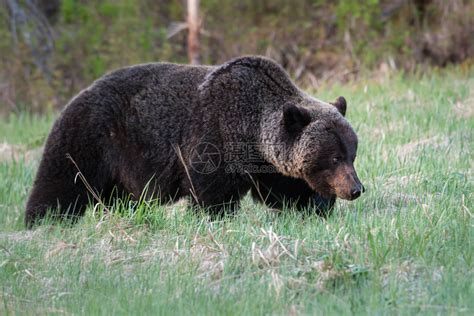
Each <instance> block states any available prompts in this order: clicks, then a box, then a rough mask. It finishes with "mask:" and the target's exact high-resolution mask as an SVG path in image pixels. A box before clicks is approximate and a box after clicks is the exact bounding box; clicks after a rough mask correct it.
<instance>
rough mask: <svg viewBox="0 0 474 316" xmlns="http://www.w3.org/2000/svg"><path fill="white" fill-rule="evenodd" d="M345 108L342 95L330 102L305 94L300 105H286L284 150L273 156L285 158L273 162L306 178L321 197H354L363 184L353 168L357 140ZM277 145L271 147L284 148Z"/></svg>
mask: <svg viewBox="0 0 474 316" xmlns="http://www.w3.org/2000/svg"><path fill="white" fill-rule="evenodd" d="M346 108H347V105H346V101H345V99H344V98H343V97H339V98H338V99H337V101H336V102H334V103H331V104H328V103H325V102H322V101H319V100H317V99H314V98H311V97H309V96H305V97H304V99H303V100H302V101H300V102H298V103H297V104H294V103H292V102H290V103H288V104H285V105H284V106H283V108H282V110H281V121H280V131H279V134H280V136H279V138H280V139H281V140H282V141H283V143H284V144H285V146H284V151H285V153H284V154H282V153H275V152H274V153H273V155H272V156H273V157H276V156H280V157H281V156H282V157H285V158H286V159H277V160H278V161H279V162H278V161H277V162H275V163H274V164H276V166H277V168H278V169H280V171H282V172H283V173H285V174H287V175H289V176H293V177H297V178H301V179H304V180H305V181H306V182H307V183H308V184H309V186H310V187H311V188H312V189H313V190H315V191H316V192H318V193H320V194H321V195H322V196H325V197H330V196H334V195H336V196H338V197H339V198H342V199H346V200H354V199H356V198H358V197H359V196H360V194H361V193H362V192H363V191H364V186H363V185H362V183H361V182H360V180H359V178H358V177H357V173H356V171H355V169H354V161H355V159H356V154H357V144H358V140H357V135H356V133H355V132H354V130H353V129H352V127H351V126H350V124H349V123H348V122H347V120H346V119H345V117H344V115H345V112H346ZM270 147H271V146H270ZM277 148H278V146H275V148H273V149H270V150H281V149H277ZM275 154H277V155H275ZM274 161H275V160H274Z"/></svg>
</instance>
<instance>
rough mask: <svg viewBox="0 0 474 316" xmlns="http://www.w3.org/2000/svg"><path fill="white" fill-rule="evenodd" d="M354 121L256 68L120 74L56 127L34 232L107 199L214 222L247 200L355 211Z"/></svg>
mask: <svg viewBox="0 0 474 316" xmlns="http://www.w3.org/2000/svg"><path fill="white" fill-rule="evenodd" d="M345 111H346V101H345V100H344V98H342V97H341V98H339V99H338V100H337V101H336V102H335V103H333V104H329V103H325V102H323V101H320V100H317V99H315V98H313V97H311V96H309V95H308V94H306V93H305V92H303V91H302V90H300V89H299V88H298V87H296V86H295V84H294V83H293V82H292V81H291V80H290V78H289V76H288V75H287V73H286V72H285V71H284V70H283V68H282V67H281V66H279V65H278V64H277V63H275V62H274V61H272V60H269V59H267V58H264V57H259V56H245V57H240V58H236V59H233V60H231V61H229V62H227V63H225V64H223V65H221V66H190V65H178V64H171V63H150V64H142V65H136V66H131V67H127V68H123V69H119V70H116V71H114V72H112V73H109V74H107V75H105V76H103V77H102V78H100V79H98V80H97V81H95V82H94V83H93V84H92V85H91V86H90V87H88V88H86V89H85V90H83V91H81V92H80V93H79V94H78V95H77V96H76V97H74V98H73V99H72V100H71V101H70V102H69V104H68V105H67V106H66V107H65V109H64V110H63V111H62V113H61V115H60V116H59V118H58V119H57V120H56V122H55V124H54V126H53V128H52V130H51V132H50V135H49V137H48V139H47V141H46V145H45V148H44V153H43V157H42V160H41V162H40V166H39V169H38V172H37V175H36V180H35V182H34V185H33V188H32V191H31V194H30V197H29V200H28V202H27V206H26V214H25V223H26V225H27V227H32V226H33V224H34V223H36V222H37V221H39V220H40V219H42V218H43V217H45V215H46V214H47V213H48V212H50V214H51V215H52V216H53V217H54V218H56V217H57V218H71V217H79V216H81V215H83V213H84V211H85V208H86V206H87V204H88V203H89V202H92V201H94V200H96V201H97V200H98V199H99V198H100V197H104V198H105V199H104V200H107V199H108V198H110V197H111V196H112V195H114V196H118V195H121V196H123V195H124V194H125V195H130V196H131V197H132V198H135V199H138V198H139V197H140V196H142V194H143V193H144V192H146V198H150V199H151V198H152V199H159V201H160V202H163V203H167V202H170V201H175V200H177V199H179V198H181V197H184V196H189V197H190V200H191V201H192V203H194V204H195V205H197V206H200V207H203V208H204V209H206V210H207V211H208V212H209V214H211V215H222V214H226V213H227V212H229V213H232V212H233V210H235V209H236V208H237V207H238V205H239V201H240V199H241V198H242V197H243V196H244V195H245V194H246V193H247V192H249V191H250V190H251V191H252V195H253V197H254V198H256V199H257V200H260V201H262V202H264V203H267V205H269V206H271V207H282V206H283V203H284V201H288V202H289V203H293V204H296V207H299V208H304V207H308V206H309V207H314V208H315V209H317V210H318V212H319V213H324V211H320V209H326V210H327V209H331V208H332V206H333V204H334V201H335V198H336V196H337V197H340V198H343V199H347V200H353V199H355V198H357V197H358V196H359V195H360V194H361V192H362V190H363V186H362V184H361V182H360V181H359V179H358V177H357V174H356V172H355V169H354V166H353V162H354V159H355V157H356V151H357V136H356V134H355V132H354V130H353V129H352V128H351V126H350V125H349V123H348V122H347V120H346V119H345V118H344V114H345ZM235 148H238V149H239V150H235ZM117 192H118V194H117Z"/></svg>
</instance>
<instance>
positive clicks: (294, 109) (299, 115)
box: [283, 104, 311, 134]
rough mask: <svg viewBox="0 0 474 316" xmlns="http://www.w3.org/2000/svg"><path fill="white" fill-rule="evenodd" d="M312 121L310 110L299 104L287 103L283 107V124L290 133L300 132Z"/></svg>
mask: <svg viewBox="0 0 474 316" xmlns="http://www.w3.org/2000/svg"><path fill="white" fill-rule="evenodd" d="M309 123H311V115H310V114H309V111H308V110H306V109H304V108H302V107H298V106H294V105H290V104H287V105H285V106H284V108H283V125H284V126H285V129H286V131H288V132H289V133H290V134H297V133H300V132H301V131H302V130H303V128H305V127H306V125H308V124H309Z"/></svg>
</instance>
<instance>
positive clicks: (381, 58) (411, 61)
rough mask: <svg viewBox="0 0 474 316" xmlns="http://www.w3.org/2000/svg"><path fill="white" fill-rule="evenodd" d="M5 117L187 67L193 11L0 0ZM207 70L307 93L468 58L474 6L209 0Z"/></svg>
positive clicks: (125, 3)
mask: <svg viewBox="0 0 474 316" xmlns="http://www.w3.org/2000/svg"><path fill="white" fill-rule="evenodd" d="M0 3H1V4H0V107H1V109H0V112H3V113H5V112H9V111H12V110H13V111H20V110H25V109H28V110H33V111H43V110H45V109H48V108H57V107H61V106H62V105H64V102H66V101H67V99H69V98H70V97H71V96H72V95H74V94H75V93H77V92H78V91H79V90H80V89H82V88H84V87H86V86H87V85H88V84H90V83H91V82H92V81H93V80H94V79H96V78H97V77H99V76H101V75H102V74H103V73H105V72H107V71H109V70H112V69H114V68H117V67H120V66H124V65H129V64H135V63H142V62H149V61H173V62H183V63H185V62H188V53H187V45H188V40H187V29H186V24H185V23H184V22H185V21H186V14H187V12H186V1H184V0H183V1H173V0H160V1H155V0H104V1H99V0H89V1H86V0H50V1H46V0H2V1H1V2H0ZM199 9H200V19H201V23H200V39H199V42H200V47H199V55H200V61H201V62H202V63H206V64H207V63H209V64H214V63H220V62H223V61H225V60H227V59H229V58H232V57H235V56H238V55H242V54H261V55H266V56H269V57H271V58H274V59H275V60H277V61H278V62H280V63H281V64H282V65H283V66H284V67H285V68H286V69H287V70H288V71H289V72H290V74H291V75H292V76H293V77H294V78H295V79H296V80H297V81H298V82H299V83H300V84H301V85H303V86H306V87H311V88H317V87H318V86H319V85H320V83H321V82H322V81H325V82H327V81H345V80H348V79H351V78H354V77H355V76H357V74H358V73H360V71H361V70H363V69H381V68H382V69H384V68H388V69H390V68H393V69H408V70H412V69H419V68H420V67H421V68H423V67H425V66H432V65H434V66H441V67H443V66H446V65H448V64H451V63H461V62H466V61H468V62H469V60H472V56H473V55H474V41H472V34H474V14H473V12H474V4H473V2H472V1H469V0H450V1H442V0H367V1H355V0H353V1H342V0H341V1H330V0H292V1H283V0H262V1H254V0H241V1H234V0H232V1H231V0H224V1H221V0H201V1H200V6H199Z"/></svg>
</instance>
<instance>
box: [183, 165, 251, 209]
mask: <svg viewBox="0 0 474 316" xmlns="http://www.w3.org/2000/svg"><path fill="white" fill-rule="evenodd" d="M190 178H191V183H190V185H189V192H190V195H191V200H192V201H193V204H195V205H198V206H200V207H202V208H204V209H205V210H206V212H208V213H209V215H211V217H213V218H219V217H222V216H225V215H234V214H235V212H236V211H237V209H238V208H239V206H240V200H241V198H242V197H243V196H244V195H245V194H246V193H247V192H248V191H249V190H250V184H249V183H248V181H245V180H244V179H243V178H242V177H240V176H239V175H235V174H227V173H225V172H224V171H223V170H218V171H215V172H212V173H209V174H203V173H199V172H192V173H191V177H190Z"/></svg>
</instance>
